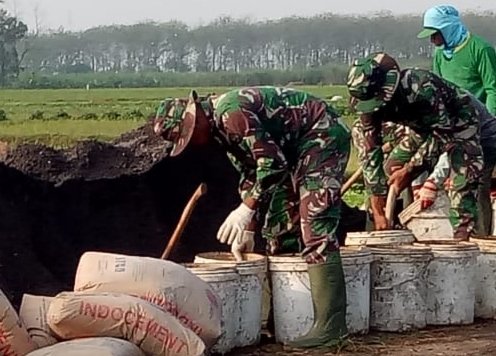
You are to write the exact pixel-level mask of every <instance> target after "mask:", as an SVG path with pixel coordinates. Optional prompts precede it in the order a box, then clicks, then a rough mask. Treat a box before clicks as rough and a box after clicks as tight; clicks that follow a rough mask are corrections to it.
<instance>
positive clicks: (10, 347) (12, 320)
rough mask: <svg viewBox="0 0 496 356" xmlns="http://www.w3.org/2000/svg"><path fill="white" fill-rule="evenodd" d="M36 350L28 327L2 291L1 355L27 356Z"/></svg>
mask: <svg viewBox="0 0 496 356" xmlns="http://www.w3.org/2000/svg"><path fill="white" fill-rule="evenodd" d="M36 348H37V346H36V344H35V343H34V341H33V340H31V338H30V337H29V334H28V331H27V330H26V326H25V325H24V323H23V322H22V320H21V319H20V318H19V315H17V312H16V311H15V309H14V307H13V306H12V304H10V301H9V299H8V298H7V297H6V296H5V294H4V293H3V292H2V291H1V290H0V355H2V356H25V355H27V354H28V353H30V352H31V351H33V350H35V349H36Z"/></svg>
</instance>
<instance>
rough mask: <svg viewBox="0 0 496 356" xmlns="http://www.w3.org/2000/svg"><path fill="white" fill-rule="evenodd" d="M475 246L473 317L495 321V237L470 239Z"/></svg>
mask: <svg viewBox="0 0 496 356" xmlns="http://www.w3.org/2000/svg"><path fill="white" fill-rule="evenodd" d="M470 242H473V243H475V244H477V246H478V247H479V250H480V254H479V256H478V257H477V269H476V276H477V277H476V279H477V281H476V283H477V284H476V287H475V317H476V318H481V319H496V237H494V236H490V237H477V238H471V239H470Z"/></svg>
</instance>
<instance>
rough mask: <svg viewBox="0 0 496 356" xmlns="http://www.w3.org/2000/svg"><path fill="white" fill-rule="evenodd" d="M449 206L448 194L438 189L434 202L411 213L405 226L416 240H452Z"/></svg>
mask: <svg viewBox="0 0 496 356" xmlns="http://www.w3.org/2000/svg"><path fill="white" fill-rule="evenodd" d="M450 206H451V201H450V199H449V198H448V195H447V194H446V192H445V191H444V190H440V191H438V192H437V196H436V200H435V202H434V204H433V205H432V206H431V207H429V208H428V209H425V210H423V211H420V212H417V213H415V214H412V215H411V217H410V219H411V220H410V221H409V222H408V223H406V227H407V228H408V229H410V230H411V231H412V233H413V235H414V236H415V238H416V239H417V241H450V240H451V241H452V240H453V238H454V235H453V227H452V226H451V222H450V218H449V210H450Z"/></svg>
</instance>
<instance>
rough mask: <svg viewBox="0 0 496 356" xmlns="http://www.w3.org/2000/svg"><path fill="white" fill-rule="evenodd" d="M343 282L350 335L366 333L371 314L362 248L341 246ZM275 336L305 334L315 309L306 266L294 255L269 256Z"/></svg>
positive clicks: (368, 255)
mask: <svg viewBox="0 0 496 356" xmlns="http://www.w3.org/2000/svg"><path fill="white" fill-rule="evenodd" d="M341 259H342V261H343V272H344V276H345V283H346V299H347V308H346V324H347V327H348V331H349V332H350V334H366V333H367V332H368V329H369V317H370V263H371V262H372V253H371V252H370V250H369V249H367V248H364V247H342V248H341ZM269 272H270V278H271V280H272V298H273V312H274V324H275V338H276V342H278V343H282V344H284V343H286V342H288V341H291V340H294V339H296V338H298V337H299V336H302V335H304V334H306V333H307V332H308V331H309V330H310V328H311V327H312V325H313V320H314V309H313V305H312V295H311V290H310V280H309V276H308V265H307V263H306V262H305V261H304V260H303V259H301V257H299V256H296V255H281V256H269Z"/></svg>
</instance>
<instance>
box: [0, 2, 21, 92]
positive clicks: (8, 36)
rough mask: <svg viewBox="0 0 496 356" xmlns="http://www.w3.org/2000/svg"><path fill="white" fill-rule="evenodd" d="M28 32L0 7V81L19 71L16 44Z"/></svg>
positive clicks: (16, 74) (15, 75)
mask: <svg viewBox="0 0 496 356" xmlns="http://www.w3.org/2000/svg"><path fill="white" fill-rule="evenodd" d="M27 32H28V27H27V26H26V24H24V23H23V22H22V21H19V20H18V19H17V18H16V17H14V16H11V15H10V14H9V13H8V12H7V11H6V10H4V9H0V83H1V84H5V83H6V82H7V81H8V80H9V79H12V78H15V77H17V76H18V75H19V71H20V61H21V60H22V58H20V56H19V53H18V49H17V44H18V42H19V40H21V39H23V38H24V37H25V36H26V34H27Z"/></svg>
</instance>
